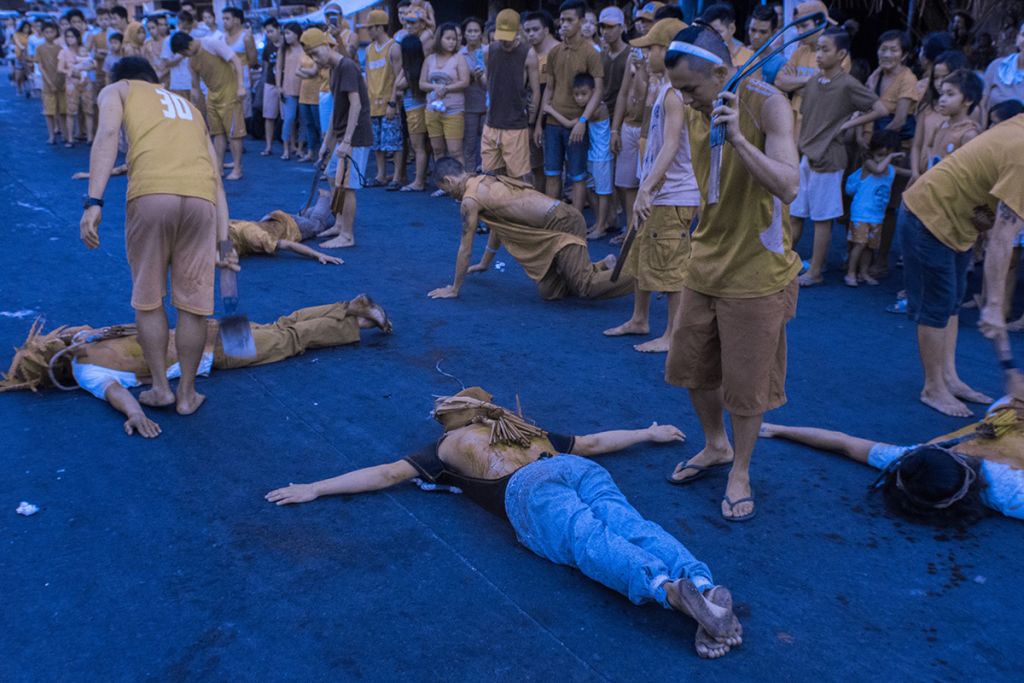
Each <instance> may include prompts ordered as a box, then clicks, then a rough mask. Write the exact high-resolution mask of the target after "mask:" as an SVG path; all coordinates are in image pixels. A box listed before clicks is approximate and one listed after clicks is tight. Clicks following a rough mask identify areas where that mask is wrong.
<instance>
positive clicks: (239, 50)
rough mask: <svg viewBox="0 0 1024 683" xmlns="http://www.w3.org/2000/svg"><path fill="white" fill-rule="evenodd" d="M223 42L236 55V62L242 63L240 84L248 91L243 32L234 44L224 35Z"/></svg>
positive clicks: (247, 69)
mask: <svg viewBox="0 0 1024 683" xmlns="http://www.w3.org/2000/svg"><path fill="white" fill-rule="evenodd" d="M224 42H225V43H227V44H228V47H230V48H231V49H232V50H234V51H235V54H236V55H238V61H240V62H241V63H242V84H243V85H244V86H245V87H246V89H248V88H249V58H248V57H247V56H246V54H245V31H242V32H241V33H239V34H238V38H237V39H236V40H235V42H231V40H230V39H229V38H228V37H227V34H225V35H224Z"/></svg>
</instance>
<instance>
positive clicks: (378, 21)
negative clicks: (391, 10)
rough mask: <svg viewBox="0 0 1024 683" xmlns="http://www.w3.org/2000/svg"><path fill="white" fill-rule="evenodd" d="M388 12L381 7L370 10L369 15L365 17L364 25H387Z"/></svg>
mask: <svg viewBox="0 0 1024 683" xmlns="http://www.w3.org/2000/svg"><path fill="white" fill-rule="evenodd" d="M389 23H390V22H389V20H388V13H387V12H385V11H384V10H381V9H375V10H373V11H372V12H370V16H369V17H368V18H367V19H366V26H367V27H370V26H387V25H388V24H389Z"/></svg>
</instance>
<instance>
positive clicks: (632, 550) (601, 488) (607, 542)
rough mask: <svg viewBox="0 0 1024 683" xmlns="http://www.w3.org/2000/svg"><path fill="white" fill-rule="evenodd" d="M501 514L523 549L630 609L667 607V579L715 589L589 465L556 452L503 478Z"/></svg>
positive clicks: (699, 565)
mask: <svg viewBox="0 0 1024 683" xmlns="http://www.w3.org/2000/svg"><path fill="white" fill-rule="evenodd" d="M505 511H506V512H507V513H508V518H509V521H510V522H511V524H512V528H513V529H515V532H516V536H517V537H518V538H519V542H520V543H522V544H523V545H524V546H526V547H527V548H529V549H530V550H532V551H533V552H534V553H536V554H538V555H540V556H541V557H544V558H546V559H549V560H551V561H552V562H556V563H558V564H564V565H568V566H570V567H576V568H577V569H579V570H580V571H582V572H583V573H584V574H586V575H587V576H589V577H590V578H592V579H594V580H595V581H597V582H599V583H601V584H604V585H605V586H607V587H608V588H611V589H612V590H615V591H617V592H619V593H621V594H622V595H625V596H626V597H628V598H629V599H630V601H631V602H633V603H634V604H637V605H639V604H642V603H645V602H657V603H659V604H661V605H662V606H663V607H666V608H668V607H669V604H668V600H667V599H666V597H665V589H664V584H665V582H666V581H674V580H676V579H680V578H688V579H690V580H691V581H693V583H694V585H696V587H697V589H698V590H700V591H704V590H706V589H707V588H711V587H712V586H713V585H714V582H713V581H712V579H711V572H710V570H709V569H708V567H707V565H705V564H704V563H703V562H700V561H699V560H697V558H695V557H694V556H693V554H692V553H691V552H690V551H689V550H687V549H686V546H684V545H683V544H682V543H680V542H679V541H678V540H677V539H676V538H674V537H673V536H671V535H670V534H669V533H668V532H667V531H665V530H664V529H662V528H661V527H660V526H658V525H657V524H655V523H654V522H651V521H649V520H646V519H644V518H643V516H641V514H640V513H639V512H637V511H636V509H635V508H634V507H633V506H632V505H630V504H629V502H628V501H627V500H626V497H625V496H624V495H623V494H622V491H620V490H619V487H618V486H616V485H615V482H614V481H613V480H612V477H611V475H610V474H609V473H608V470H606V469H604V468H603V467H601V466H600V465H598V464H597V463H595V462H593V461H592V460H587V459H586V458H581V457H579V456H575V455H560V456H556V457H553V458H552V457H548V458H542V459H541V460H537V461H536V462H533V463H530V464H529V465H527V466H526V467H524V468H522V469H521V470H519V471H517V472H516V473H515V474H514V475H512V478H511V479H510V480H509V483H508V489H507V490H506V492H505Z"/></svg>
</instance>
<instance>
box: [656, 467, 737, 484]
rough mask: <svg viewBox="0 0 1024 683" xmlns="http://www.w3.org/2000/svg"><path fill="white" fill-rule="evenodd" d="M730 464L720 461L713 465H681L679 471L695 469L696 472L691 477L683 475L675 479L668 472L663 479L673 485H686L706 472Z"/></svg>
mask: <svg viewBox="0 0 1024 683" xmlns="http://www.w3.org/2000/svg"><path fill="white" fill-rule="evenodd" d="M730 466H732V463H729V462H720V463H718V464H715V465H708V466H707V467H705V466H703V465H683V469H681V470H680V472H685V471H686V470H697V474H695V475H693V476H691V477H684V478H683V479H676V478H674V477H673V476H672V473H671V472H670V473H669V474H666V475H665V481H667V482H668V483H670V484H672V485H673V486H686V485H687V484H690V483H692V482H695V481H697V480H698V479H700V478H701V477H703V476H704V475H705V474H707V473H708V472H714V471H716V470H720V469H722V468H724V467H730Z"/></svg>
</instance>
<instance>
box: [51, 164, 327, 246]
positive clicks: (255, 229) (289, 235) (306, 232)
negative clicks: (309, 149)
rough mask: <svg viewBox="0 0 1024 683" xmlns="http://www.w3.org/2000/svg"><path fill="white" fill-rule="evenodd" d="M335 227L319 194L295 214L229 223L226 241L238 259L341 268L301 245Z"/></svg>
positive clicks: (81, 176)
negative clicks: (288, 258)
mask: <svg viewBox="0 0 1024 683" xmlns="http://www.w3.org/2000/svg"><path fill="white" fill-rule="evenodd" d="M127 172H128V165H127V164H122V165H121V166H115V167H114V169H113V170H112V171H111V172H110V175H112V176H117V175H124V174H125V173H127ZM71 179H72V180H88V179H89V172H88V171H79V172H78V173H75V174H74V175H72V176H71ZM333 226H334V213H333V212H332V211H331V193H330V192H329V191H327V190H320V193H319V195H318V196H317V201H316V204H314V205H313V206H311V207H309V208H308V209H303V210H302V211H300V212H299V213H297V214H288V213H285V212H284V211H281V210H280V209H278V210H276V211H271V212H270V213H268V214H266V215H265V216H263V217H262V218H260V219H259V220H258V221H246V220H240V219H235V218H229V219H228V237H229V238H230V239H231V243H232V244H233V245H234V247H235V252H236V253H237V254H238V255H239V256H251V255H253V254H266V255H268V256H274V255H275V254H276V253H277V251H278V250H283V251H290V252H293V253H296V254H298V255H300V256H305V257H307V258H311V259H314V260H316V261H318V262H320V263H322V264H324V265H328V264H334V265H341V264H343V263H344V261H343V260H341V259H340V258H337V257H336V256H330V255H329V254H325V253H323V252H320V251H317V250H316V249H311V248H309V247H307V246H306V245H304V244H302V242H304V241H305V240H310V239H314V238H316V237H319V236H321V235H322V234H323V233H325V232H327V231H328V230H330V229H331V228H332V227H333Z"/></svg>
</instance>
